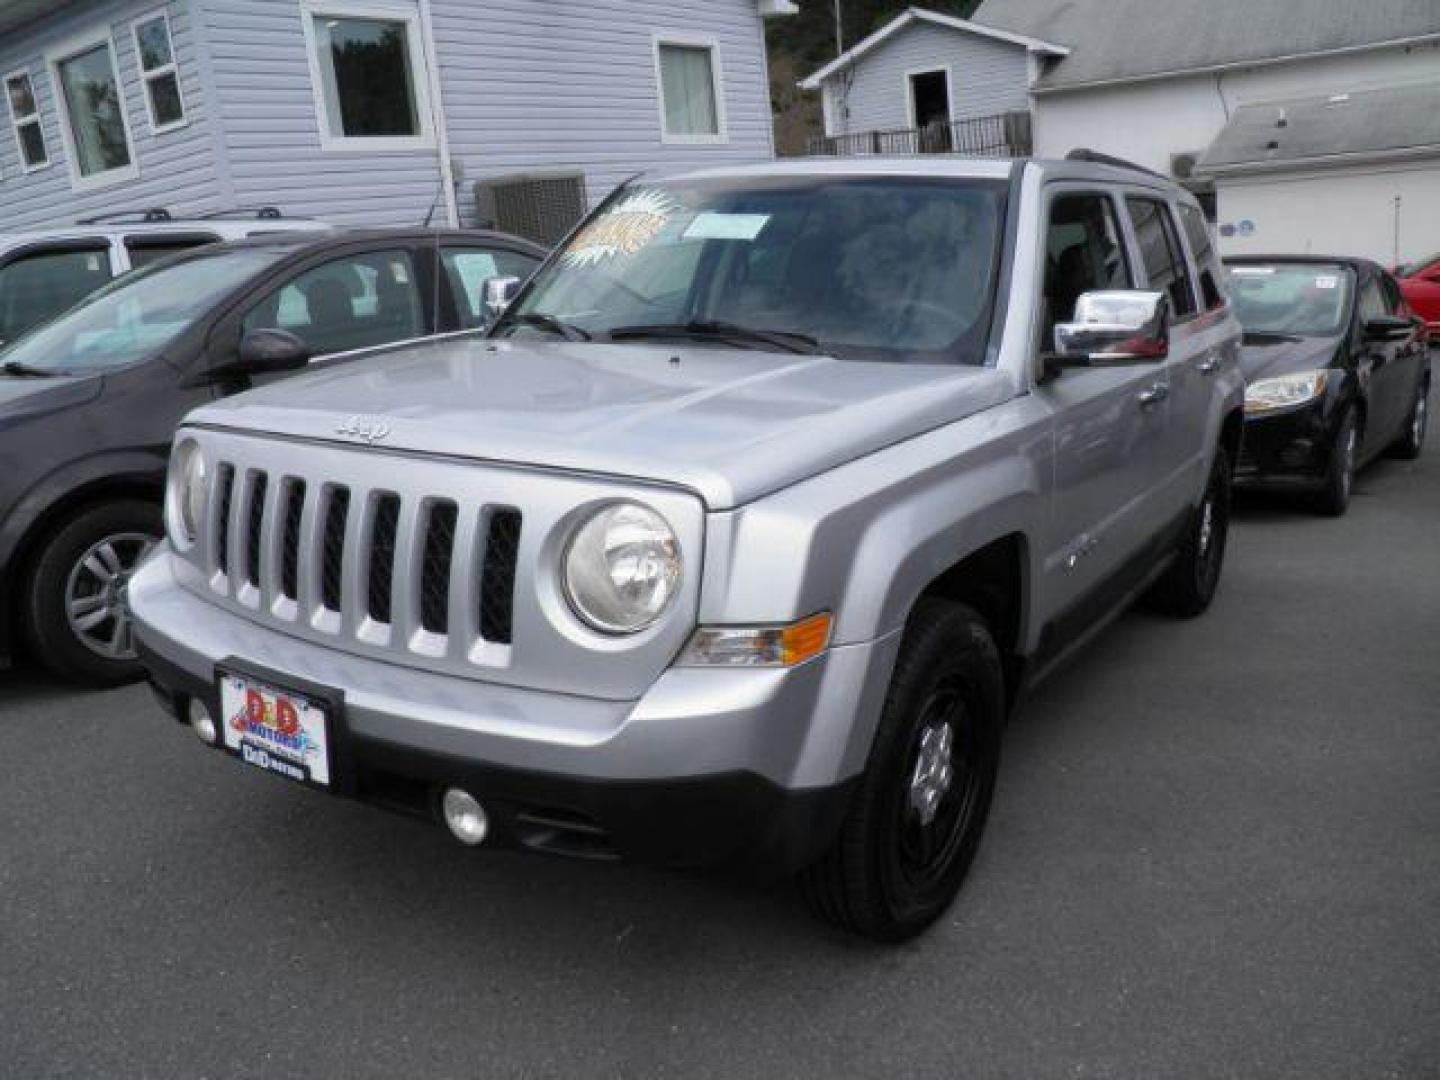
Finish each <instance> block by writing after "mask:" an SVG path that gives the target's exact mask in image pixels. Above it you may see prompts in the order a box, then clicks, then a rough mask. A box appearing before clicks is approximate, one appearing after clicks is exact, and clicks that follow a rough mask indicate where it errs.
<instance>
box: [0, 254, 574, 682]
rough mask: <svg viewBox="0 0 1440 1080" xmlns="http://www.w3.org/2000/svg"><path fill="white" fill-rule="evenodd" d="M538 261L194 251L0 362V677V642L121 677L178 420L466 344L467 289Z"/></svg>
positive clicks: (472, 298)
mask: <svg viewBox="0 0 1440 1080" xmlns="http://www.w3.org/2000/svg"><path fill="white" fill-rule="evenodd" d="M544 254H545V252H544V250H543V249H542V248H540V247H538V246H536V245H534V244H532V243H530V242H529V241H526V240H521V239H519V238H517V237H512V236H506V235H504V234H500V233H491V232H478V231H463V230H440V231H437V230H433V229H431V230H423V231H422V230H398V229H385V230H366V231H356V232H348V233H340V234H333V233H332V234H326V235H324V236H323V237H320V238H317V237H316V236H315V234H313V233H311V234H288V235H275V236H267V237H265V238H264V239H255V240H249V241H242V242H238V243H234V244H222V245H217V246H213V247H204V248H197V249H195V250H194V251H191V252H187V253H185V254H183V255H178V256H175V257H173V258H171V259H168V260H166V261H164V262H159V263H156V264H154V265H152V266H150V267H147V268H146V269H143V270H140V271H137V272H136V273H134V274H131V275H130V276H128V277H126V278H122V279H121V280H119V281H117V282H115V283H114V284H112V285H110V286H108V287H107V288H105V289H103V290H101V291H100V292H98V293H96V294H94V295H92V296H91V297H89V298H88V299H86V300H84V301H82V302H81V304H80V305H79V306H77V307H75V308H72V309H71V310H70V311H69V312H67V313H65V314H64V315H61V316H59V317H58V318H57V319H55V320H53V321H51V322H49V323H47V324H45V325H43V326H41V327H39V328H38V329H36V330H34V331H32V332H31V333H29V334H28V335H26V336H25V337H22V338H21V339H19V340H18V341H16V342H15V343H14V344H13V345H11V346H9V347H8V348H7V349H6V350H5V351H4V352H0V369H3V375H0V666H3V662H5V661H8V659H9V657H10V654H11V652H12V651H13V650H12V642H13V641H15V640H16V638H17V637H18V638H19V639H20V640H23V641H24V642H26V643H28V645H29V647H30V651H31V652H32V653H33V654H34V656H35V658H36V659H38V660H39V661H41V662H42V663H44V664H45V665H46V666H47V667H49V668H51V669H52V670H53V671H54V672H55V673H57V674H59V675H61V676H62V677H65V678H68V679H72V680H75V681H81V682H87V683H93V684H110V683H117V682H123V681H126V680H129V679H132V678H135V677H138V675H139V674H140V669H139V665H138V664H137V663H136V660H135V655H134V651H133V647H132V644H131V641H130V628H129V621H128V617H127V615H126V610H125V585H126V581H127V578H128V575H129V573H130V571H131V569H132V568H133V567H134V566H135V564H136V563H137V562H138V560H139V559H140V558H141V557H143V555H144V554H145V552H146V551H147V550H148V549H149V547H150V546H151V545H152V544H154V543H155V542H156V540H157V539H158V538H159V536H160V534H161V531H162V530H161V524H160V503H161V492H162V490H163V487H164V479H165V469H166V464H167V458H168V456H169V450H170V440H171V434H172V432H173V431H174V429H175V427H176V425H177V424H178V422H179V421H180V419H181V418H182V417H184V415H185V414H186V413H187V412H189V411H190V410H191V409H192V408H194V407H196V406H197V405H200V404H202V403H203V402H205V401H208V400H210V399H212V398H215V397H219V396H222V395H225V394H229V393H233V392H235V391H238V390H243V389H245V388H247V387H249V386H251V385H252V384H254V383H256V382H264V381H267V380H269V379H273V378H278V377H281V376H283V375H284V374H287V373H290V372H293V371H296V370H299V369H301V368H304V367H307V366H317V365H329V364H337V363H342V362H344V361H346V360H348V359H350V358H353V357H354V356H357V355H360V354H362V353H367V352H371V351H373V350H375V349H376V348H383V347H386V346H389V345H393V344H394V343H396V342H400V341H406V340H413V339H415V338H421V337H427V336H430V335H434V334H441V333H448V332H460V331H465V330H470V329H478V328H481V327H483V326H485V325H486V324H487V323H488V321H489V317H490V314H491V313H490V312H489V311H488V310H487V308H486V305H485V290H484V285H485V282H486V281H488V280H490V279H491V278H516V277H518V278H525V277H528V276H529V274H530V272H531V271H532V270H533V269H534V268H535V267H536V266H537V265H538V264H539V262H540V261H541V259H542V258H543V257H544ZM17 632H18V633H17Z"/></svg>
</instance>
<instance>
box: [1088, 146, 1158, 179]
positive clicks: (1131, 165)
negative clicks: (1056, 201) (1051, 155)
mask: <svg viewBox="0 0 1440 1080" xmlns="http://www.w3.org/2000/svg"><path fill="white" fill-rule="evenodd" d="M1065 160H1066V161H1088V162H1090V163H1091V164H1093V165H1110V166H1113V167H1114V168H1117V169H1129V170H1131V171H1132V172H1142V173H1144V174H1145V175H1147V176H1158V177H1159V178H1160V179H1161V180H1169V179H1171V177H1169V176H1166V175H1165V174H1164V173H1161V172H1156V171H1155V170H1154V169H1147V168H1146V167H1145V166H1144V165H1137V164H1135V162H1133V161H1127V160H1126V159H1125V158H1122V157H1115V156H1113V155H1111V154H1102V153H1100V152H1099V151H1098V150H1090V149H1088V148H1086V147H1083V146H1081V147H1078V148H1076V149H1074V150H1071V151H1070V152H1069V153H1068V154H1066V155H1065Z"/></svg>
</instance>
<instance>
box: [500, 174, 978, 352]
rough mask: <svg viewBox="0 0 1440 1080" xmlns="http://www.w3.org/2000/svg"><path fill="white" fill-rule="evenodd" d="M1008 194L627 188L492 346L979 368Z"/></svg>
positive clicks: (726, 184) (948, 184)
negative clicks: (616, 346) (645, 346)
mask: <svg viewBox="0 0 1440 1080" xmlns="http://www.w3.org/2000/svg"><path fill="white" fill-rule="evenodd" d="M1005 191H1006V185H1005V183H1004V181H997V180H976V179H950V178H946V179H940V180H917V179H896V178H877V179H871V178H863V179H856V178H843V179H828V178H815V177H805V178H799V179H793V178H787V179H780V180H777V179H773V178H771V179H764V180H753V179H745V180H736V179H730V180H724V181H709V182H705V181H685V182H675V183H669V184H645V185H637V186H631V187H629V188H627V189H625V190H624V191H623V192H622V193H621V194H620V195H619V196H618V197H617V198H615V199H614V200H613V201H612V202H611V203H610V204H609V205H608V206H607V207H606V208H604V209H603V210H602V211H601V212H600V213H599V214H598V215H597V216H596V217H594V218H592V219H591V220H590V221H589V222H588V223H587V224H586V225H585V226H584V227H583V228H582V229H581V230H580V231H579V232H578V233H577V234H576V235H575V237H574V238H573V239H572V240H571V241H570V243H569V245H568V246H567V247H566V248H565V249H564V250H563V251H562V252H561V253H560V254H559V255H558V257H557V258H556V259H555V260H554V261H552V262H551V263H550V264H549V265H548V266H546V268H545V269H544V270H542V271H541V272H540V274H539V275H538V276H537V277H536V279H535V281H534V282H533V284H532V285H531V287H530V288H529V289H527V290H526V292H525V294H524V295H523V296H522V297H521V298H520V300H519V301H518V302H517V303H516V304H515V305H514V306H513V307H512V308H511V309H510V311H509V312H507V313H506V315H505V317H504V318H503V319H502V320H501V321H500V323H499V324H498V325H497V327H496V330H495V332H496V333H497V334H500V335H547V334H548V335H554V334H556V333H559V332H561V331H562V330H564V331H568V334H567V336H573V337H577V338H579V337H588V338H590V339H594V340H605V339H607V338H608V337H610V336H611V335H612V334H613V335H614V337H615V339H617V340H619V339H622V338H623V339H627V340H634V339H637V338H643V337H654V338H665V337H669V336H694V337H706V336H712V337H714V338H715V339H716V340H717V341H719V342H720V343H723V344H731V345H740V346H742V347H746V346H748V347H751V348H775V347H777V346H784V345H786V344H787V343H788V345H789V347H791V348H792V349H794V350H795V351H800V350H798V349H795V344H796V342H804V343H805V344H806V345H807V348H806V349H805V351H815V350H817V349H818V350H823V351H824V352H826V353H829V354H832V355H834V356H837V357H839V358H841V359H847V360H886V361H905V362H911V363H967V364H980V363H983V361H984V353H985V343H986V337H987V329H988V325H989V316H990V310H991V307H992V304H993V302H994V294H995V286H996V274H997V266H998V263H999V250H1000V245H1001V236H1002V232H1003V221H1004V213H1005ZM812 339H813V340H812Z"/></svg>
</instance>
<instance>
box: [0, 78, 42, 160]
mask: <svg viewBox="0 0 1440 1080" xmlns="http://www.w3.org/2000/svg"><path fill="white" fill-rule="evenodd" d="M5 100H6V101H7V102H8V103H9V106H10V123H11V124H12V125H13V126H14V128H15V145H16V148H17V149H18V150H19V152H20V166H21V168H23V169H24V170H25V171H26V172H31V171H32V170H35V169H43V168H44V167H45V166H46V165H49V164H50V151H49V150H48V149H47V148H46V146H45V132H44V130H43V129H42V128H41V126H40V106H39V105H37V104H36V103H35V85H34V83H32V82H31V81H30V75H29V73H28V72H24V71H20V72H16V73H15V74H14V75H10V76H8V77H7V78H6V79H5Z"/></svg>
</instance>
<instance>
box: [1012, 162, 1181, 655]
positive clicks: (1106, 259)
mask: <svg viewBox="0 0 1440 1080" xmlns="http://www.w3.org/2000/svg"><path fill="white" fill-rule="evenodd" d="M1048 202H1049V208H1048V211H1047V213H1048V219H1047V220H1048V225H1047V231H1046V242H1045V244H1046V247H1045V252H1044V256H1045V258H1044V263H1045V269H1044V282H1043V286H1042V287H1043V293H1042V296H1043V301H1044V303H1043V311H1044V315H1043V318H1042V324H1043V325H1042V328H1041V339H1040V341H1039V343H1038V344H1039V348H1040V351H1042V352H1046V351H1049V350H1050V349H1052V348H1053V343H1054V326H1055V324H1056V323H1057V322H1066V321H1068V320H1069V319H1070V318H1071V317H1072V315H1073V314H1074V310H1075V301H1076V300H1078V299H1079V297H1080V295H1081V294H1082V293H1086V292H1092V291H1095V290H1101V289H1131V288H1136V287H1137V286H1136V284H1135V277H1134V270H1133V268H1132V265H1131V264H1132V262H1133V260H1132V257H1131V255H1130V254H1129V252H1128V250H1127V245H1126V242H1125V239H1124V230H1123V229H1122V228H1121V226H1120V221H1121V216H1120V213H1121V211H1120V203H1119V201H1118V198H1117V196H1116V195H1115V194H1114V193H1112V192H1108V191H1103V190H1101V191H1096V190H1087V189H1084V188H1076V187H1073V186H1071V185H1055V186H1054V187H1052V188H1051V189H1050V191H1049V198H1048ZM1167 392H1168V388H1167V382H1166V368H1165V364H1164V362H1163V361H1141V362H1136V363H1126V364H1114V365H1105V366H1097V367H1074V368H1068V369H1066V370H1065V371H1064V372H1062V373H1061V374H1060V375H1059V376H1058V377H1056V378H1054V379H1051V380H1049V381H1047V382H1045V383H1044V384H1043V385H1041V386H1040V387H1038V388H1037V391H1036V393H1037V394H1038V395H1039V396H1040V397H1042V398H1043V399H1044V400H1045V401H1046V402H1047V403H1048V405H1049V406H1050V408H1051V409H1052V410H1053V413H1054V417H1055V465H1054V495H1053V499H1054V502H1053V510H1054V512H1053V514H1052V516H1051V531H1050V534H1049V535H1048V537H1047V543H1046V556H1045V572H1046V577H1047V579H1048V580H1049V589H1048V590H1047V594H1046V595H1048V596H1050V597H1052V598H1053V606H1052V607H1051V609H1050V611H1049V612H1048V614H1049V616H1051V617H1057V616H1058V617H1060V618H1062V619H1063V618H1064V617H1065V616H1066V613H1067V612H1068V613H1069V615H1070V616H1071V617H1072V618H1073V619H1074V620H1075V622H1076V624H1077V627H1078V626H1080V625H1083V624H1085V623H1088V622H1089V621H1091V619H1092V618H1093V616H1094V615H1097V614H1099V613H1100V612H1099V611H1097V610H1094V606H1095V605H1099V606H1100V607H1104V606H1106V604H1105V602H1106V600H1107V599H1111V598H1114V599H1118V598H1119V597H1118V592H1120V591H1123V590H1124V589H1125V587H1126V585H1127V571H1137V572H1138V570H1139V569H1143V567H1139V564H1138V560H1137V555H1139V554H1140V553H1141V552H1142V551H1143V549H1144V548H1145V545H1146V543H1147V541H1148V540H1149V539H1150V538H1151V537H1152V536H1153V535H1154V534H1155V533H1157V532H1158V531H1159V529H1160V528H1161V525H1162V518H1163V512H1162V508H1161V506H1160V501H1159V499H1158V497H1157V492H1158V491H1159V489H1160V488H1161V486H1162V485H1163V482H1164V478H1165V475H1166V473H1167V471H1168V468H1167V465H1168V463H1167V459H1166V456H1165V442H1166V431H1167V424H1168V418H1169V413H1170V410H1169V403H1168V401H1167ZM1112 590H1113V591H1112ZM1086 601H1090V602H1089V603H1086Z"/></svg>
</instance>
